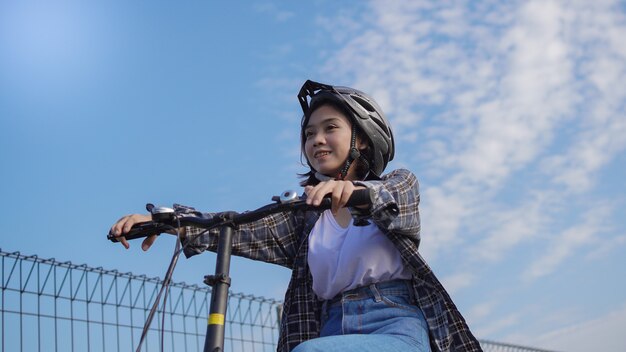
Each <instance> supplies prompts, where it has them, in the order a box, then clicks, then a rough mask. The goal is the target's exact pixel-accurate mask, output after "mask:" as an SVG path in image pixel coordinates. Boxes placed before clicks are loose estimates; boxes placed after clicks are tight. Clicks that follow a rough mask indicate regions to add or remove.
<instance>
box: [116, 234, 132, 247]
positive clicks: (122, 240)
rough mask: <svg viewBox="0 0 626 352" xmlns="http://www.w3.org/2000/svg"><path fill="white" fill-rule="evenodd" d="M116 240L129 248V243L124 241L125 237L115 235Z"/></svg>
mask: <svg viewBox="0 0 626 352" xmlns="http://www.w3.org/2000/svg"><path fill="white" fill-rule="evenodd" d="M117 240H118V241H119V242H120V243H121V244H122V246H124V248H126V249H128V248H130V244H128V241H126V237H124V236H120V237H117Z"/></svg>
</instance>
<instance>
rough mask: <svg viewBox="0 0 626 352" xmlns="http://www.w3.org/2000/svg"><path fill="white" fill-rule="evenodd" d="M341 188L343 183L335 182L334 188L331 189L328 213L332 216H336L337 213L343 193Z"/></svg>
mask: <svg viewBox="0 0 626 352" xmlns="http://www.w3.org/2000/svg"><path fill="white" fill-rule="evenodd" d="M343 187H344V183H343V182H337V184H336V185H335V187H333V189H332V194H331V199H332V202H331V205H330V211H331V212H332V213H333V214H337V211H339V202H340V200H341V194H342V193H343Z"/></svg>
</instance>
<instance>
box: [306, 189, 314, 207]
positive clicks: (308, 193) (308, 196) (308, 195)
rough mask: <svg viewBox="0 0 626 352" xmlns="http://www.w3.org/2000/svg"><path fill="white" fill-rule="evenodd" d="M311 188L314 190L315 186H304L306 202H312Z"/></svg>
mask: <svg viewBox="0 0 626 352" xmlns="http://www.w3.org/2000/svg"><path fill="white" fill-rule="evenodd" d="M311 190H313V186H305V187H304V194H306V204H311V194H310V193H311Z"/></svg>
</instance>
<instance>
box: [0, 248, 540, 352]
mask: <svg viewBox="0 0 626 352" xmlns="http://www.w3.org/2000/svg"><path fill="white" fill-rule="evenodd" d="M0 257H1V260H2V274H1V275H2V277H1V279H2V303H1V319H0V329H1V330H2V341H1V343H2V345H1V347H2V351H129V350H134V349H135V348H136V346H137V343H138V341H139V337H140V336H141V331H142V328H143V323H144V322H145V320H146V318H147V316H148V313H149V310H150V308H151V306H152V303H153V302H154V300H155V298H156V295H157V294H158V290H159V288H160V286H161V280H160V279H159V278H157V277H154V278H149V277H146V276H145V275H134V274H132V273H129V272H128V273H122V272H119V271H117V270H107V269H103V268H92V267H89V266H87V265H85V264H83V265H76V264H72V263H71V262H59V261H56V260H55V259H43V258H39V257H37V256H36V255H31V256H26V255H23V254H20V253H19V252H12V253H8V252H3V251H2V250H1V249H0ZM210 292H211V289H210V288H209V287H206V286H197V285H188V284H184V283H171V284H170V287H169V298H168V300H167V302H166V304H165V306H164V307H163V306H162V307H161V308H160V310H159V311H158V314H157V315H156V316H155V319H154V321H153V324H152V327H151V329H150V332H149V334H148V337H147V340H146V342H145V343H144V345H143V347H142V351H151V350H152V351H159V350H160V344H161V339H163V341H162V343H163V345H164V350H166V351H177V350H179V351H194V350H195V351H201V350H202V349H203V347H204V337H205V332H206V319H207V316H208V312H209V302H210ZM281 306H282V302H281V301H277V300H273V299H267V298H262V297H256V296H253V295H246V294H242V293H230V294H229V300H228V309H227V316H226V327H225V328H226V340H225V350H226V351H233V352H235V351H237V352H238V351H254V352H257V351H274V350H275V349H276V343H277V339H278V329H279V318H280V309H281ZM481 345H482V346H483V348H484V350H485V351H502V352H518V351H519V352H542V351H545V350H540V349H533V348H529V347H524V346H516V345H510V344H503V343H498V342H494V341H486V340H482V341H481Z"/></svg>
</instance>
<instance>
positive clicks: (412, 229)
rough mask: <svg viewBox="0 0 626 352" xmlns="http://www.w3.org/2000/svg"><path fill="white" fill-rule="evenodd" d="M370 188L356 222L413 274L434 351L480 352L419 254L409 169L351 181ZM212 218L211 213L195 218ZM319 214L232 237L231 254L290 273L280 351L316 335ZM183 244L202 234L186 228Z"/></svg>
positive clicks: (242, 229) (270, 219) (276, 219)
mask: <svg viewBox="0 0 626 352" xmlns="http://www.w3.org/2000/svg"><path fill="white" fill-rule="evenodd" d="M355 184H357V185H361V186H365V187H368V188H372V189H374V191H375V192H374V193H375V201H374V203H373V204H372V206H371V208H370V209H369V211H368V213H367V214H365V213H362V212H359V211H358V210H356V209H351V211H352V212H353V216H354V217H355V218H356V219H355V220H356V221H355V223H358V222H359V221H361V222H362V221H363V220H369V221H372V222H374V223H375V224H376V225H377V226H378V227H379V228H380V229H381V230H382V231H383V233H385V234H386V235H387V236H389V238H390V239H391V241H392V242H393V243H394V244H395V245H396V247H397V248H398V250H399V251H400V255H401V256H402V259H403V260H404V262H405V263H406V265H408V266H409V268H410V269H411V270H412V271H413V278H412V282H413V289H414V291H415V297H417V303H418V305H419V307H420V308H421V310H422V312H423V313H424V316H425V317H426V320H427V322H428V328H429V330H430V340H431V347H432V350H433V351H482V349H481V347H480V345H479V343H478V341H477V340H476V338H475V337H474V335H472V333H471V331H470V330H469V327H468V326H467V324H466V323H465V319H463V317H462V316H461V313H460V312H459V311H458V310H457V308H456V306H455V305H454V303H453V302H452V299H451V298H450V296H449V295H448V293H447V292H446V290H445V289H444V288H443V286H442V285H441V283H440V282H439V280H437V278H436V277H435V275H434V273H433V272H432V270H431V269H430V267H429V266H428V265H427V264H426V262H425V261H424V259H423V258H422V256H421V255H420V254H419V253H418V251H417V249H418V246H419V243H420V218H419V210H418V204H419V200H420V197H419V189H418V188H419V186H418V182H417V179H416V178H415V175H413V174H412V173H411V172H410V171H408V170H403V169H399V170H394V171H393V172H391V173H389V174H387V175H385V176H383V178H382V180H380V181H355ZM196 214H197V215H198V216H203V217H211V216H213V214H211V213H203V214H200V213H196ZM320 214H321V212H319V211H306V212H304V211H296V212H287V213H278V214H274V215H270V216H267V217H265V218H263V219H261V220H258V221H256V222H253V223H250V224H246V225H240V226H239V227H238V228H237V229H236V230H235V233H234V235H233V244H232V250H233V254H234V255H238V256H242V257H246V258H250V259H254V260H260V261H264V262H268V263H273V264H278V265H282V266H285V267H288V268H290V269H291V270H292V274H291V281H290V282H289V287H288V288H287V292H286V293H285V301H284V306H283V316H282V320H281V330H280V338H279V341H278V351H279V352H288V351H290V350H292V349H293V348H294V347H295V346H297V345H298V344H299V343H301V342H303V341H306V340H309V339H313V338H316V337H318V336H319V331H320V310H321V302H322V301H320V300H319V299H318V298H317V297H316V295H315V293H313V289H312V283H313V279H312V277H311V272H310V270H309V266H308V264H307V253H308V240H307V239H308V235H309V233H310V232H311V230H312V229H313V226H314V225H315V222H316V221H317V220H318V219H319V217H320ZM187 231H188V232H187V240H185V241H184V242H185V243H188V241H189V239H191V238H194V236H195V235H197V234H199V233H200V231H201V230H198V229H196V228H187ZM217 234H218V232H217V230H215V231H213V230H212V231H211V232H209V233H207V234H205V235H203V236H202V237H201V238H198V239H197V240H194V241H193V244H191V245H189V246H187V247H186V248H185V255H186V256H187V257H190V256H192V255H195V254H199V253H201V252H202V251H204V250H210V251H215V250H216V249H217V242H218V236H217Z"/></svg>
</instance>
